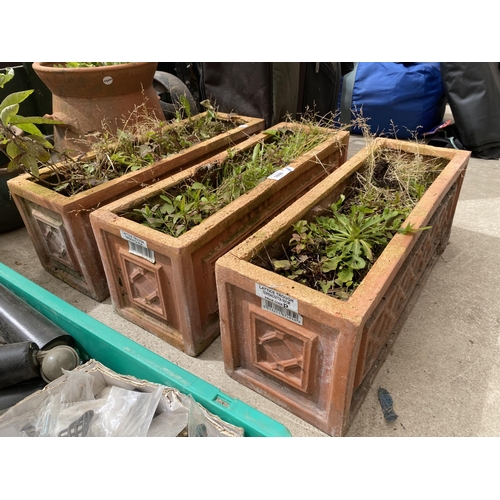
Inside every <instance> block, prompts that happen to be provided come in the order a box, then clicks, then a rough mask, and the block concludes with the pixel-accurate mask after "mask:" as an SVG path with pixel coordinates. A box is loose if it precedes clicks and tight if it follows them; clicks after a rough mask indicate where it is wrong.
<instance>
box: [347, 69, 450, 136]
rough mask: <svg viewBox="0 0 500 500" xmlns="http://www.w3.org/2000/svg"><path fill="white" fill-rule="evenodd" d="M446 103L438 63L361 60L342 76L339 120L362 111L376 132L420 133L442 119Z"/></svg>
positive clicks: (408, 134) (416, 134)
mask: <svg viewBox="0 0 500 500" xmlns="http://www.w3.org/2000/svg"><path fill="white" fill-rule="evenodd" d="M445 106H446V96H445V92H444V87H443V82H442V78H441V71H440V66H439V63H429V62H418V63H395V62H373V63H363V62H360V63H356V64H355V66H354V70H353V71H351V72H350V73H348V74H346V75H345V76H344V78H343V81H342V91H341V97H340V110H341V115H340V121H341V122H342V123H349V122H350V120H351V119H353V118H354V117H355V116H356V113H358V114H359V112H360V111H361V112H362V115H363V116H364V117H365V118H366V119H367V125H368V127H369V129H370V133H372V134H374V135H377V136H384V137H397V138H398V139H406V138H409V137H413V136H418V137H421V136H422V135H423V134H424V133H425V132H427V131H429V130H430V129H432V128H433V127H436V126H438V125H439V124H440V123H441V122H442V120H443V116H444V111H445ZM351 132H352V133H354V134H361V133H362V131H361V130H360V129H359V128H357V127H356V128H353V129H352V130H351Z"/></svg>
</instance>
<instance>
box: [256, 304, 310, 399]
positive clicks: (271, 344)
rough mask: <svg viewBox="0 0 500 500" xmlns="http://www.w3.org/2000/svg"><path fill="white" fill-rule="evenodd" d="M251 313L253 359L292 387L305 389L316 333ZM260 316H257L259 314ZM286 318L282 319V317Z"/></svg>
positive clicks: (265, 370)
mask: <svg viewBox="0 0 500 500" xmlns="http://www.w3.org/2000/svg"><path fill="white" fill-rule="evenodd" d="M266 313H267V312H266V311H262V316H261V313H260V312H259V313H258V314H252V322H251V324H252V340H253V345H254V349H253V356H252V357H253V360H252V361H253V363H254V365H255V366H257V367H258V368H259V369H260V370H262V371H264V372H266V373H268V374H270V375H273V376H274V377H276V378H278V379H280V380H282V381H283V382H286V383H287V384H289V385H290V386H292V387H295V388H297V389H300V390H301V391H303V392H306V391H307V389H308V382H309V375H310V372H311V369H312V368H311V355H312V348H313V342H314V339H315V338H316V336H314V337H309V336H307V335H304V334H302V333H300V332H298V331H294V329H293V326H292V327H291V328H285V327H284V326H283V325H279V324H278V323H277V322H275V321H273V319H274V318H273V319H271V318H267V317H264V316H265V315H266ZM259 316H261V317H259ZM283 321H286V320H283Z"/></svg>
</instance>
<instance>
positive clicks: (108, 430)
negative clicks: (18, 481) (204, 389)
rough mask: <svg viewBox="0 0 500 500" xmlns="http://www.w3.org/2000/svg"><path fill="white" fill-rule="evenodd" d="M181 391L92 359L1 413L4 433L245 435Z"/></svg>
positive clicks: (82, 435) (7, 434)
mask: <svg viewBox="0 0 500 500" xmlns="http://www.w3.org/2000/svg"><path fill="white" fill-rule="evenodd" d="M243 433H244V431H243V429H242V428H240V427H236V426H234V425H232V424H229V423H227V422H224V421H223V420H222V419H221V418H219V417H218V416H216V415H214V414H212V413H210V412H209V411H208V410H207V409H206V408H204V407H203V406H201V405H200V404H199V403H197V402H196V401H195V400H194V399H193V398H192V397H191V396H186V395H185V394H182V393H181V392H179V391H178V390H176V389H173V388H170V387H165V386H162V385H159V384H154V383H151V382H148V381H145V380H139V379H137V378H135V377H131V376H124V375H119V374H117V373H115V372H113V371H112V370H110V369H109V368H107V367H105V366H104V365H102V364H101V363H99V362H98V361H95V360H90V361H88V362H87V363H85V364H83V365H80V366H79V367H77V368H75V369H74V370H72V371H65V370H64V374H63V375H62V376H61V377H59V378H57V379H56V380H54V381H53V382H51V383H50V384H48V385H47V386H45V387H44V388H43V389H42V390H40V391H37V392H35V393H34V394H32V395H30V396H28V397H27V398H25V399H23V400H22V401H20V402H19V403H17V404H16V405H15V406H13V407H12V408H10V409H9V410H7V411H6V412H5V413H3V414H2V415H0V436H5V437H7V436H27V437H38V436H40V437H42V436H47V437H57V436H60V437H87V436H88V437H91V436H93V437H183V436H187V437H242V436H243Z"/></svg>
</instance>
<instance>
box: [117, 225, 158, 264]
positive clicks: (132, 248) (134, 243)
mask: <svg viewBox="0 0 500 500" xmlns="http://www.w3.org/2000/svg"><path fill="white" fill-rule="evenodd" d="M120 235H121V237H122V238H123V239H124V240H127V241H128V251H129V252H130V253H132V254H134V255H137V256H139V257H142V258H144V259H146V260H149V262H152V263H153V264H154V263H155V261H156V259H155V253H154V252H153V250H150V249H149V248H148V244H147V243H146V242H145V241H144V240H141V238H138V237H137V236H134V235H133V234H130V233H126V232H125V231H123V230H120Z"/></svg>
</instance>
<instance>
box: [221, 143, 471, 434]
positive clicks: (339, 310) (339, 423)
mask: <svg viewBox="0 0 500 500" xmlns="http://www.w3.org/2000/svg"><path fill="white" fill-rule="evenodd" d="M374 147H375V148H395V149H401V150H403V151H408V152H415V151H416V150H417V148H418V151H419V152H420V153H421V154H423V155H430V156H438V157H444V158H447V159H449V163H448V164H447V165H446V167H445V168H444V170H443V171H442V172H441V173H440V175H439V176H438V177H437V179H436V180H435V181H434V182H433V183H432V185H431V186H430V188H429V189H428V190H427V192H426V193H425V194H424V196H423V197H422V198H421V200H420V201H419V202H418V204H417V205H416V206H415V208H414V209H413V210H412V212H411V214H410V215H409V217H408V218H407V220H406V222H407V223H411V224H413V225H414V227H415V228H422V227H425V226H428V225H430V226H432V227H431V229H428V230H425V231H417V232H416V233H415V234H410V235H403V234H397V235H396V236H394V237H393V238H392V239H391V241H390V242H389V244H388V246H387V247H386V248H385V250H384V251H383V252H382V254H381V255H380V256H379V258H378V259H377V261H376V262H375V263H374V265H373V267H372V268H371V269H370V271H369V272H368V274H367V275H366V276H365V278H364V280H363V281H362V283H361V284H360V285H359V287H358V288H357V289H356V290H355V291H354V293H353V294H352V296H351V297H350V298H349V299H348V300H346V301H342V300H339V299H336V298H333V297H331V296H329V295H326V294H323V293H322V292H319V291H316V290H313V289H312V288H309V287H307V286H305V285H302V284H300V283H297V282H295V281H292V280H290V279H288V278H286V277H284V276H281V275H278V274H276V273H274V272H272V271H269V270H266V269H264V268H261V267H259V266H257V265H255V264H253V263H252V262H251V261H252V259H253V258H255V256H257V255H259V254H260V253H261V252H265V254H266V255H270V256H271V257H273V255H274V256H277V255H278V250H279V247H280V246H281V244H283V245H287V244H288V241H289V240H290V237H291V234H292V229H291V225H292V224H294V223H296V222H297V221H299V220H302V219H305V220H311V219H312V218H313V216H314V214H315V213H317V210H318V207H329V206H330V205H331V204H332V203H334V202H336V201H337V200H338V198H339V196H340V194H342V193H343V191H344V190H345V189H346V187H347V186H349V185H351V184H352V183H353V181H354V180H355V175H356V172H357V171H358V170H359V169H360V167H361V166H362V165H363V164H364V163H365V161H366V159H367V157H368V154H370V151H369V149H368V148H365V149H363V150H362V151H360V152H359V153H358V154H357V155H355V156H354V157H353V158H351V159H350V160H349V161H347V162H346V163H345V164H344V165H343V166H342V167H341V168H339V169H338V170H336V171H335V172H334V173H332V174H331V175H329V176H328V177H327V178H326V179H325V180H324V181H322V182H321V183H320V184H318V185H317V186H316V187H315V188H314V189H312V190H311V191H309V193H307V194H306V195H304V196H303V197H302V198H301V199H300V200H298V201H297V202H296V203H294V204H293V205H291V206H290V207H289V208H288V209H287V210H285V211H284V212H283V213H281V214H280V215H278V216H277V217H276V218H274V219H273V220H272V221H271V222H269V223H268V224H267V225H265V226H264V227H262V228H261V229H260V230H259V231H257V232H256V233H254V234H253V235H252V236H250V237H249V238H248V239H247V240H245V241H244V242H242V243H241V244H240V245H238V246H237V247H236V248H234V249H233V250H231V251H230V252H228V253H227V254H226V255H225V256H223V257H222V258H221V259H219V260H218V261H217V263H216V280H217V292H218V296H219V311H220V323H221V340H222V346H223V356H224V365H225V369H226V371H227V373H228V374H229V375H230V376H231V377H232V378H234V379H235V380H237V381H238V382H240V383H242V384H243V385H245V386H247V387H249V388H251V389H253V390H255V391H256V392H258V393H260V394H262V395H264V396H266V397H268V398H269V399H271V400H272V401H274V402H275V403H277V404H279V405H281V406H282V407H284V408H286V409H287V410H289V411H290V412H292V413H293V414H295V415H297V416H298V417H300V418H301V419H303V420H305V421H307V422H309V423H310V424H312V425H314V426H315V427H317V428H318V429H320V430H322V431H323V432H325V433H327V434H329V435H332V436H340V435H343V434H345V432H346V431H347V429H348V427H349V423H350V417H351V404H352V402H353V394H354V393H355V390H356V391H359V390H361V388H362V386H363V384H364V383H365V380H367V379H369V378H370V377H368V374H369V373H370V371H371V370H373V369H375V368H377V366H378V364H376V363H375V362H376V361H377V362H380V361H381V359H380V358H379V357H380V356H381V355H382V352H383V347H384V344H385V343H386V342H387V341H388V339H389V337H390V336H391V335H394V334H396V335H397V332H396V329H397V328H400V323H398V320H399V319H400V318H402V317H403V314H404V313H405V306H407V307H411V301H410V297H411V295H412V293H413V291H414V290H415V287H416V286H417V284H418V283H419V281H420V280H421V279H422V277H423V275H424V272H425V271H426V269H428V268H430V266H431V265H432V264H433V262H434V259H435V258H436V256H437V255H439V254H440V253H441V252H442V251H443V250H444V247H445V245H446V244H447V242H448V239H449V234H450V230H451V225H452V220H453V215H454V212H455V207H456V203H457V200H458V197H459V193H460V188H461V185H462V181H463V177H464V175H465V170H466V167H467V164H468V161H469V157H470V153H469V152H467V151H456V150H451V149H443V148H432V147H426V146H423V145H418V146H417V145H416V144H411V143H408V142H403V141H395V140H382V139H377V140H376V142H375V144H374ZM405 225H406V223H405ZM261 255H264V254H263V253H261ZM406 312H407V309H406ZM378 358H379V359H378Z"/></svg>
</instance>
